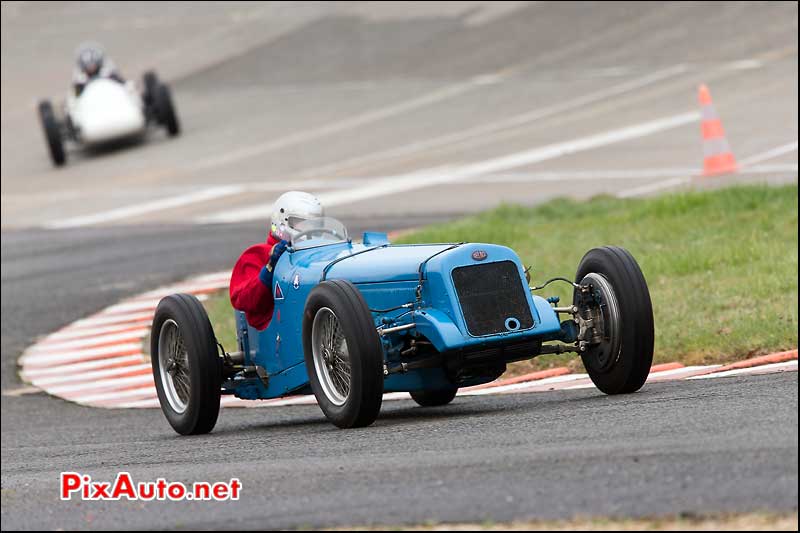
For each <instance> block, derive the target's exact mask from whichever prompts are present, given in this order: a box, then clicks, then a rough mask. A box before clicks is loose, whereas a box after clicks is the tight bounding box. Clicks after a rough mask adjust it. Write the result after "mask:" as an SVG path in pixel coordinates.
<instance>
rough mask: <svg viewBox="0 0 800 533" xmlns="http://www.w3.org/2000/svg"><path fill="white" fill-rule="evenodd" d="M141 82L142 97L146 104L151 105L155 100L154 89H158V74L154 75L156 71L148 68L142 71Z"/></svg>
mask: <svg viewBox="0 0 800 533" xmlns="http://www.w3.org/2000/svg"><path fill="white" fill-rule="evenodd" d="M142 84H143V85H144V92H143V94H142V99H143V100H144V102H145V104H146V105H148V106H152V105H153V101H154V100H155V94H156V89H158V85H159V84H158V76H156V73H155V72H153V71H152V70H148V71H147V72H145V73H144V76H142Z"/></svg>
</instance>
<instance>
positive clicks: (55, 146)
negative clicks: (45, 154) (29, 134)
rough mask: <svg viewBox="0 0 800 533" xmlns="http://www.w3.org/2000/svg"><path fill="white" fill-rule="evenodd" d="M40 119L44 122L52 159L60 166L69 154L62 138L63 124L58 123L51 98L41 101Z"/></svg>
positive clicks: (43, 126)
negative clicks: (65, 149)
mask: <svg viewBox="0 0 800 533" xmlns="http://www.w3.org/2000/svg"><path fill="white" fill-rule="evenodd" d="M39 120H40V121H41V123H42V129H43V130H44V137H45V139H46V140H47V146H48V148H49V149H50V159H51V160H52V161H53V164H54V165H55V166H57V167H60V166H61V165H63V164H64V163H65V162H66V160H67V154H66V152H65V151H64V141H63V139H62V138H61V126H60V125H59V124H58V120H57V119H56V114H55V112H54V111H53V105H52V104H51V103H50V101H49V100H43V101H41V102H39Z"/></svg>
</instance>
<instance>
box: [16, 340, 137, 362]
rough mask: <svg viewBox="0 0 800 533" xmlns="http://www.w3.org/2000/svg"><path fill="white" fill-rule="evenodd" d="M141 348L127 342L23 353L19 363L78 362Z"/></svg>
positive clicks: (135, 343) (134, 343)
mask: <svg viewBox="0 0 800 533" xmlns="http://www.w3.org/2000/svg"><path fill="white" fill-rule="evenodd" d="M141 348H142V343H140V342H128V343H124V344H115V345H113V346H103V347H101V348H89V349H86V350H74V351H70V352H61V353H53V354H51V353H39V352H36V353H25V354H23V355H22V357H20V359H19V361H20V363H22V364H24V365H39V366H41V365H52V364H61V363H69V362H70V361H75V362H80V360H81V359H86V358H90V357H101V356H103V355H114V354H119V353H125V352H131V351H134V350H140V349H141Z"/></svg>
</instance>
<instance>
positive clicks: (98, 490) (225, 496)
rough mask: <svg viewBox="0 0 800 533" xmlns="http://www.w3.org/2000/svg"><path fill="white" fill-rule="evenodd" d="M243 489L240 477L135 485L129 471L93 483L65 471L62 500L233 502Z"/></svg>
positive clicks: (159, 479)
mask: <svg viewBox="0 0 800 533" xmlns="http://www.w3.org/2000/svg"><path fill="white" fill-rule="evenodd" d="M241 490H242V483H241V482H240V481H239V480H238V479H237V478H231V480H230V481H218V482H216V483H210V482H208V481H200V482H196V483H192V484H191V486H188V485H185V484H184V483H181V482H180V481H173V482H169V481H167V480H166V479H164V478H158V479H157V480H155V481H139V482H136V483H134V481H133V478H132V477H131V475H130V474H129V473H128V472H120V473H119V474H117V477H116V478H115V479H114V481H92V477H91V476H89V475H86V474H80V473H78V472H62V473H61V479H60V493H61V499H62V500H71V499H72V498H73V496H74V497H76V498H77V499H81V500H85V501H114V500H121V499H123V498H125V499H127V500H140V501H151V500H160V501H164V500H171V501H194V500H198V501H230V500H238V499H239V494H240V493H241Z"/></svg>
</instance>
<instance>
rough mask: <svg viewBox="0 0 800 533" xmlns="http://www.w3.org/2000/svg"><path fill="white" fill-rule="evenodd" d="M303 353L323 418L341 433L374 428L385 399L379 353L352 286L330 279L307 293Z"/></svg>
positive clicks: (370, 322) (372, 327)
mask: <svg viewBox="0 0 800 533" xmlns="http://www.w3.org/2000/svg"><path fill="white" fill-rule="evenodd" d="M303 348H304V352H305V362H306V369H307V371H308V377H309V381H310V383H311V389H312V391H313V392H314V396H315V397H316V398H317V402H318V403H319V406H320V408H321V409H322V412H323V413H325V416H326V417H327V418H328V419H329V420H330V421H331V422H332V423H333V424H335V425H336V426H338V427H340V428H352V427H363V426H368V425H370V424H372V423H373V422H374V421H375V419H376V418H377V417H378V413H379V412H380V409H381V402H382V400H383V349H382V347H381V344H380V340H379V339H378V334H377V332H376V330H375V324H374V322H373V320H372V314H371V313H370V311H369V308H368V307H367V304H366V302H365V301H364V297H363V296H362V295H361V292H359V290H358V289H357V288H356V287H355V285H353V284H352V283H350V282H348V281H344V280H329V281H324V282H322V283H321V284H319V285H317V286H316V287H315V288H314V289H313V290H312V291H311V294H309V296H308V300H307V301H306V309H305V313H304V318H303Z"/></svg>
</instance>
